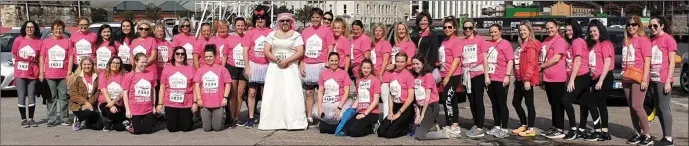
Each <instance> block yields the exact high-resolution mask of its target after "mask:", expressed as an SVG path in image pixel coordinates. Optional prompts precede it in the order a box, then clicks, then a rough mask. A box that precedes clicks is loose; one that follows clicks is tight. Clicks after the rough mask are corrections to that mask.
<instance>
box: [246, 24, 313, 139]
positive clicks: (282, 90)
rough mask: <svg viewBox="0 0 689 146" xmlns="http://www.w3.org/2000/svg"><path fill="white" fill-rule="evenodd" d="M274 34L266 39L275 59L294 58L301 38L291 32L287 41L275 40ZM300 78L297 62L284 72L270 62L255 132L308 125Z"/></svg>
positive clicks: (303, 127) (301, 42) (304, 127)
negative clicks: (257, 130) (258, 121)
mask: <svg viewBox="0 0 689 146" xmlns="http://www.w3.org/2000/svg"><path fill="white" fill-rule="evenodd" d="M276 31H280V30H276ZM276 31H273V32H271V33H270V34H268V38H266V43H269V44H270V45H271V46H272V47H271V48H272V49H271V51H272V54H273V55H275V56H276V57H278V58H280V59H285V58H289V57H291V56H293V55H295V53H296V47H297V46H303V45H304V42H303V40H302V38H301V34H299V33H297V32H294V34H293V35H292V37H290V38H288V39H279V38H277V37H276V36H275V34H276ZM300 77H301V76H300V74H299V65H298V64H297V61H295V62H293V63H291V64H290V65H289V67H287V68H284V69H283V68H280V67H278V65H277V64H275V63H273V62H270V64H269V65H268V70H267V71H266V79H265V86H264V91H263V101H262V103H261V117H260V121H261V122H260V123H259V124H258V129H259V130H279V129H286V130H297V129H306V127H307V126H308V124H307V121H306V113H305V111H306V110H305V109H306V108H305V105H304V90H303V89H302V88H301V78H300Z"/></svg>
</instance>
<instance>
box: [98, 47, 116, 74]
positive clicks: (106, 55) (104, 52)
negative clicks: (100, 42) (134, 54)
mask: <svg viewBox="0 0 689 146" xmlns="http://www.w3.org/2000/svg"><path fill="white" fill-rule="evenodd" d="M111 54H112V52H111V51H110V49H108V48H107V47H104V46H103V47H100V48H98V51H96V64H97V65H96V66H97V67H98V68H99V69H105V67H106V65H107V64H108V60H110V55H111Z"/></svg>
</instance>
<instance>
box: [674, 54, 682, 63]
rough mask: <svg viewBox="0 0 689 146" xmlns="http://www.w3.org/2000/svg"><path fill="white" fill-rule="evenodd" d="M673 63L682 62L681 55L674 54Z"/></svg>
mask: <svg viewBox="0 0 689 146" xmlns="http://www.w3.org/2000/svg"><path fill="white" fill-rule="evenodd" d="M675 64H682V57H681V56H679V55H675Z"/></svg>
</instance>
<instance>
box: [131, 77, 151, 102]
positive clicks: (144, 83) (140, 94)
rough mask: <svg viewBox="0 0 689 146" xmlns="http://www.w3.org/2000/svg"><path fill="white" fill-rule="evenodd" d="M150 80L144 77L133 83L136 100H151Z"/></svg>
mask: <svg viewBox="0 0 689 146" xmlns="http://www.w3.org/2000/svg"><path fill="white" fill-rule="evenodd" d="M151 87H152V86H151V82H148V80H146V79H140V80H139V82H136V84H134V96H135V100H136V102H147V101H150V100H151V98H150V97H151V89H153V88H151Z"/></svg>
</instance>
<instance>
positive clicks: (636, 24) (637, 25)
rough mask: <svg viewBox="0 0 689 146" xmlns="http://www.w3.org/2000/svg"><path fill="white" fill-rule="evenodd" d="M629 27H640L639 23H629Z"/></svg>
mask: <svg viewBox="0 0 689 146" xmlns="http://www.w3.org/2000/svg"><path fill="white" fill-rule="evenodd" d="M629 26H634V27H639V23H629V24H627V27H629Z"/></svg>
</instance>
